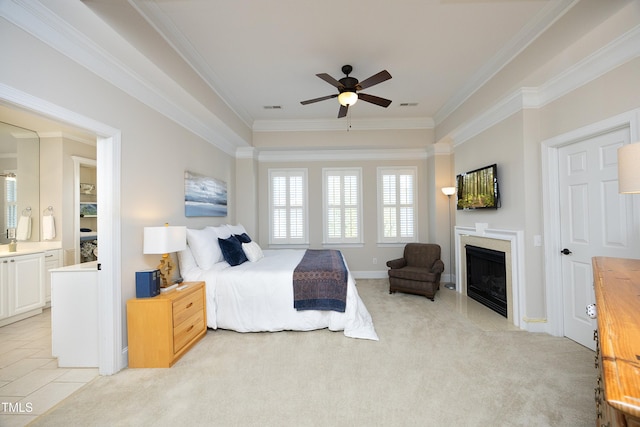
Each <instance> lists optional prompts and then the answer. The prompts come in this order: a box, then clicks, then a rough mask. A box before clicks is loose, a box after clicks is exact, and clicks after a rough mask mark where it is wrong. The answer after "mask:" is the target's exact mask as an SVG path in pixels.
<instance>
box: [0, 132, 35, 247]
mask: <svg viewBox="0 0 640 427" xmlns="http://www.w3.org/2000/svg"><path fill="white" fill-rule="evenodd" d="M0 175H1V176H0V186H1V188H0V244H6V243H8V242H9V241H10V239H9V238H8V230H9V229H17V228H18V225H19V223H20V221H21V217H22V216H24V217H27V216H30V218H31V220H30V227H29V230H28V231H29V232H28V233H27V234H28V236H29V237H28V238H26V239H23V240H28V241H35V242H37V241H39V240H40V227H39V221H38V215H40V138H39V137H38V134H37V133H36V132H34V131H32V130H29V129H24V128H21V127H18V126H15V125H12V124H8V123H4V122H0ZM23 222H29V221H28V220H26V218H24V219H23ZM25 228H26V227H25V226H24V225H23V226H22V227H21V230H20V232H21V233H20V234H21V235H20V236H18V237H26V234H25Z"/></svg>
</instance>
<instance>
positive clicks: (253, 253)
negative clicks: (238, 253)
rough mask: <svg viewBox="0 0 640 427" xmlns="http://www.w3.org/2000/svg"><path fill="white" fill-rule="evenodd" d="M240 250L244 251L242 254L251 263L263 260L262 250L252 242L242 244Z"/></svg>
mask: <svg viewBox="0 0 640 427" xmlns="http://www.w3.org/2000/svg"><path fill="white" fill-rule="evenodd" d="M242 250H243V251H244V254H245V255H246V256H247V259H248V260H249V261H251V262H256V261H258V260H259V259H261V258H264V254H263V253H262V249H261V248H260V246H259V245H258V244H257V243H256V242H254V241H251V242H249V243H243V244H242Z"/></svg>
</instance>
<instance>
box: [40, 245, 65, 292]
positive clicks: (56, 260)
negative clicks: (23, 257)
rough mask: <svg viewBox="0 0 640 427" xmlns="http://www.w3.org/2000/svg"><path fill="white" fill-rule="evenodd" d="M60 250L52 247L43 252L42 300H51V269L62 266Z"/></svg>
mask: <svg viewBox="0 0 640 427" xmlns="http://www.w3.org/2000/svg"><path fill="white" fill-rule="evenodd" d="M61 252H62V250H60V249H52V250H49V251H47V252H45V254H44V270H45V275H44V300H45V302H47V303H48V302H50V301H51V272H50V270H51V269H54V268H60V267H62V262H61V261H62V254H61Z"/></svg>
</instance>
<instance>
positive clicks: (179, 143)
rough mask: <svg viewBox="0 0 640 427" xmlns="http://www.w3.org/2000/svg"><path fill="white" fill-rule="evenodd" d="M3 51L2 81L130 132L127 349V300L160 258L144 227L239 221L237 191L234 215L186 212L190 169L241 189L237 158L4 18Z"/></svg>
mask: <svg viewBox="0 0 640 427" xmlns="http://www.w3.org/2000/svg"><path fill="white" fill-rule="evenodd" d="M0 50H2V52H3V55H4V59H3V63H4V64H10V65H8V66H3V67H0V82H2V83H3V84H5V85H8V86H10V87H12V88H15V89H17V90H20V91H22V92H25V93H27V94H30V95H32V96H35V97H38V98H40V99H43V100H46V101H48V102H51V103H52V104H55V105H57V106H59V107H61V108H66V109H68V110H70V111H74V112H77V113H79V114H82V115H83V116H85V117H89V118H92V119H94V120H96V121H98V122H100V123H104V124H107V125H108V126H111V127H113V128H115V129H119V130H121V132H122V147H121V149H122V158H121V159H120V160H121V182H122V186H121V188H120V189H119V190H120V192H121V211H120V215H121V220H122V221H121V233H122V235H121V238H122V248H121V262H122V276H121V277H120V278H119V280H118V281H119V283H120V284H121V287H122V317H123V321H122V325H123V342H122V345H123V348H124V347H125V346H126V343H127V336H126V321H125V319H126V310H125V309H124V303H125V301H126V300H127V299H129V298H132V297H134V296H135V274H134V273H135V271H137V270H141V269H146V268H150V267H155V265H157V262H158V260H159V258H158V257H155V256H144V255H143V254H142V243H143V242H142V229H143V227H144V226H154V225H161V224H163V223H165V222H169V223H170V224H172V225H187V226H190V227H201V226H204V225H206V224H210V223H220V222H227V221H232V220H233V218H234V215H235V209H234V200H233V196H232V197H230V199H231V200H230V201H229V202H230V209H229V217H228V218H219V219H215V220H212V219H211V218H186V217H185V215H184V171H185V170H190V171H193V172H197V173H200V174H204V175H208V176H211V177H215V178H218V179H222V180H224V181H226V182H227V184H228V186H229V188H231V189H233V188H234V180H235V167H234V161H233V159H232V158H231V157H230V156H229V155H227V154H225V153H223V152H221V151H220V150H218V149H217V148H215V147H213V146H212V145H211V144H210V143H208V142H206V141H204V140H202V139H201V138H199V137H197V136H195V135H194V134H192V133H190V132H188V131H186V130H185V129H184V128H182V127H180V126H178V125H177V124H176V123H174V122H173V121H171V120H170V119H168V118H167V117H165V116H163V115H161V114H159V113H158V112H157V111H155V110H152V109H150V108H149V107H147V106H146V105H144V104H142V103H140V102H139V101H137V100H135V99H134V98H132V97H131V96H129V95H128V94H127V93H125V92H123V91H122V90H120V89H118V88H116V87H114V86H112V85H111V84H109V83H107V82H106V81H105V80H103V79H101V78H99V77H97V76H96V75H95V74H93V73H91V72H89V71H88V70H87V69H85V68H84V67H81V66H79V65H78V64H76V63H75V62H73V61H71V60H70V59H68V58H67V57H66V56H64V55H62V54H60V53H59V52H57V51H55V50H53V49H51V48H50V47H49V46H47V45H45V44H43V43H42V42H40V41H38V40H36V39H35V38H33V37H32V36H30V35H28V34H26V33H24V32H23V31H22V30H20V29H18V28H16V27H15V26H13V25H11V24H8V23H7V22H6V21H4V20H2V21H0ZM43 64H46V66H43ZM231 194H233V192H231ZM60 220H62V218H60Z"/></svg>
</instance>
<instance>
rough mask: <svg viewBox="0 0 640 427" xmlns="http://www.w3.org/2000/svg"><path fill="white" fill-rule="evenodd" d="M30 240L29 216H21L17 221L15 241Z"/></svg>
mask: <svg viewBox="0 0 640 427" xmlns="http://www.w3.org/2000/svg"><path fill="white" fill-rule="evenodd" d="M30 238H31V216H30V215H22V216H21V217H20V219H19V220H18V229H17V230H16V240H29V239H30Z"/></svg>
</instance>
